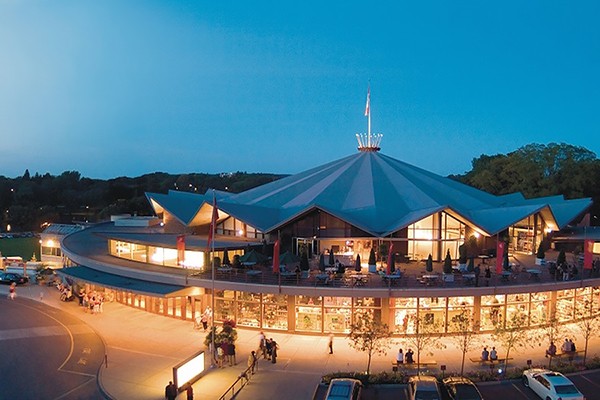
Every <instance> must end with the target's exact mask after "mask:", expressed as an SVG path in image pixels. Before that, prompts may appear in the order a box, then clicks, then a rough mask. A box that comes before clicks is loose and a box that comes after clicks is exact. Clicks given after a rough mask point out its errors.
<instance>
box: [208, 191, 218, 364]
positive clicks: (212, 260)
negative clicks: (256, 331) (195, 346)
mask: <svg viewBox="0 0 600 400" xmlns="http://www.w3.org/2000/svg"><path fill="white" fill-rule="evenodd" d="M212 205H213V210H212V214H211V215H213V216H214V213H215V211H214V208H215V207H216V206H217V204H216V199H215V190H214V189H213V202H212ZM213 219H214V218H212V217H211V221H210V230H211V232H210V237H211V239H212V240H211V244H210V270H211V275H212V298H211V309H212V326H211V335H212V339H211V340H212V355H211V358H210V359H211V364H210V366H211V368H214V367H215V366H216V365H215V354H217V349H216V347H215V331H216V328H215V311H216V310H215V257H214V252H215V225H216V221H213Z"/></svg>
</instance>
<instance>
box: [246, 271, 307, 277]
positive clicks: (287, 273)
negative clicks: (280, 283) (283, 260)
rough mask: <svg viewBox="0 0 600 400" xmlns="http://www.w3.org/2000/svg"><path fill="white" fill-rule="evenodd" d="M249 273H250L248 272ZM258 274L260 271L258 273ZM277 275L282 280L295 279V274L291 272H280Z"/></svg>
mask: <svg viewBox="0 0 600 400" xmlns="http://www.w3.org/2000/svg"><path fill="white" fill-rule="evenodd" d="M248 272H250V271H248ZM258 272H260V271H258ZM279 275H280V276H281V277H282V278H284V279H288V278H295V277H296V273H295V272H293V271H282V272H280V273H279Z"/></svg>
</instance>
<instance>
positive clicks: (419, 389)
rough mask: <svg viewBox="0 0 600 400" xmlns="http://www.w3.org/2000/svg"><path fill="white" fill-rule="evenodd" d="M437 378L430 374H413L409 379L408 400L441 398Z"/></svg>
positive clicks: (434, 399)
mask: <svg viewBox="0 0 600 400" xmlns="http://www.w3.org/2000/svg"><path fill="white" fill-rule="evenodd" d="M441 399H442V394H441V392H440V387H439V385H438V381H437V378H436V377H435V376H429V375H417V376H411V377H410V378H409V379H408V400H441Z"/></svg>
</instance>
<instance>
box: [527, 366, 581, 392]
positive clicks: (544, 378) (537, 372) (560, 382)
mask: <svg viewBox="0 0 600 400" xmlns="http://www.w3.org/2000/svg"><path fill="white" fill-rule="evenodd" d="M523 384H524V385H525V386H527V387H529V388H531V390H533V391H534V392H535V394H537V395H538V396H540V397H541V398H542V399H544V400H567V399H568V400H585V397H584V396H583V394H581V392H580V391H579V390H578V389H577V387H576V386H575V385H574V384H573V382H571V381H570V380H569V378H567V377H566V376H564V375H563V374H561V373H560V372H554V371H550V370H547V369H543V368H531V369H527V370H525V371H523Z"/></svg>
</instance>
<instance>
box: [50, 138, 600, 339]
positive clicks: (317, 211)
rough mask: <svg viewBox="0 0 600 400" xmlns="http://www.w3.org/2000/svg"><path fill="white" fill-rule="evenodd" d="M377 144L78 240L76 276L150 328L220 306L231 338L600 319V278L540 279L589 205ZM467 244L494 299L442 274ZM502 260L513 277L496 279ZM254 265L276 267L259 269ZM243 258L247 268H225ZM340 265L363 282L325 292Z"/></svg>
mask: <svg viewBox="0 0 600 400" xmlns="http://www.w3.org/2000/svg"><path fill="white" fill-rule="evenodd" d="M369 143H371V141H369ZM359 144H360V141H359ZM378 144H379V143H378V141H376V144H375V145H368V146H363V145H360V146H359V151H358V152H357V153H356V154H352V155H350V156H347V157H345V158H341V159H339V160H335V161H332V162H329V163H327V164H325V165H321V166H318V167H315V168H312V169H310V170H307V171H304V172H302V173H299V174H296V175H293V176H288V177H285V178H283V179H280V180H277V181H275V182H271V183H268V184H265V185H262V186H259V187H256V188H254V189H250V190H247V191H245V192H241V193H229V192H223V191H218V190H214V191H213V190H208V191H207V192H206V193H205V194H204V195H201V194H192V193H186V192H178V191H169V192H168V193H147V195H146V196H147V199H148V201H149V202H150V204H151V206H152V208H153V210H154V212H155V216H154V217H145V218H135V217H124V218H115V219H114V220H112V221H109V222H104V223H100V224H96V225H92V226H90V227H87V228H85V229H82V230H75V231H74V232H72V233H70V234H68V235H66V236H64V237H63V238H62V241H61V255H62V256H63V257H64V258H65V259H66V260H68V261H67V264H68V267H67V268H63V269H62V270H61V273H62V274H63V275H65V276H68V277H69V278H70V279H72V280H74V281H75V282H78V283H80V284H82V285H88V286H90V287H94V288H95V289H96V290H105V291H110V292H111V297H114V298H115V300H116V301H119V302H122V303H124V304H127V305H130V306H132V307H137V308H140V309H143V310H146V311H148V312H152V313H159V314H163V315H165V316H169V317H174V318H182V319H189V320H192V319H193V317H194V315H195V314H196V313H197V312H202V311H203V310H204V309H205V308H206V307H207V306H211V307H212V306H213V305H214V315H215V321H216V322H219V321H222V320H225V319H233V320H235V321H236V323H237V325H238V326H241V327H248V328H256V329H262V330H272V331H285V332H296V333H310V334H327V333H329V332H334V333H339V334H342V333H347V332H348V331H349V327H350V324H351V323H352V318H353V316H354V315H357V313H360V312H369V313H372V314H373V315H374V316H375V317H376V318H377V319H379V320H381V321H383V322H385V323H387V324H388V325H389V326H390V327H391V330H392V331H393V332H394V334H397V335H404V334H412V333H414V332H415V329H416V323H417V321H425V323H427V324H431V325H432V326H435V327H436V329H437V330H441V331H443V332H452V330H453V329H454V328H453V324H452V321H453V320H454V317H456V315H457V314H458V313H460V312H464V311H465V310H467V311H468V312H469V313H470V314H472V315H473V323H474V324H475V325H476V329H477V330H479V331H481V332H489V331H492V330H494V328H495V327H496V326H498V324H504V323H506V321H510V320H511V319H512V318H513V316H514V315H515V314H516V313H520V314H524V315H526V324H527V325H528V326H537V325H541V324H544V323H545V322H547V321H548V318H550V316H551V315H556V316H557V318H558V319H559V320H560V321H562V322H568V321H572V320H573V319H574V318H576V316H577V315H581V312H584V313H587V312H589V313H596V312H598V310H599V309H600V289H599V287H600V281H599V280H598V279H597V278H595V277H593V276H592V275H590V276H589V277H588V276H585V279H577V280H567V281H562V280H560V281H557V280H556V279H555V276H551V275H550V272H549V267H548V265H541V266H540V265H537V266H536V263H535V253H536V250H537V248H538V247H539V245H540V243H541V242H542V240H544V239H545V238H547V236H548V234H549V233H550V232H557V231H560V230H561V229H562V228H564V227H566V226H567V225H568V224H570V223H572V222H574V221H575V222H577V221H579V220H580V219H581V217H582V216H583V215H584V213H585V212H586V211H587V209H588V208H589V207H590V205H591V200H590V199H588V198H585V199H575V200H566V199H564V198H563V197H562V196H552V197H544V198H536V199H526V198H524V197H523V196H522V195H521V194H520V193H513V194H509V195H504V196H495V195H492V194H489V193H486V192H483V191H481V190H478V189H475V188H473V187H470V186H467V185H464V184H462V183H459V182H457V181H454V180H452V179H449V178H445V177H442V176H438V175H436V174H433V173H431V172H428V171H425V170H423V169H421V168H418V167H415V166H413V165H409V164H407V163H404V162H402V161H399V160H397V159H394V158H392V157H389V156H386V155H384V154H382V153H381V152H380V151H379V147H378ZM211 222H214V224H212V223H211ZM211 226H214V233H213V230H212V229H211ZM209 237H210V238H211V239H212V240H210V243H209ZM276 242H277V246H274V244H275V243H276ZM465 243H469V245H470V248H471V252H472V251H475V250H476V254H472V255H474V256H476V257H478V258H476V261H475V262H476V263H480V264H481V266H482V268H485V267H486V266H487V265H489V266H491V271H492V273H493V274H492V275H493V276H492V278H491V282H490V285H489V286H485V285H484V284H483V282H484V278H483V275H482V276H481V278H480V279H479V282H478V283H479V284H478V285H477V286H475V285H474V284H473V282H472V280H471V279H466V278H465V277H466V275H465V276H463V275H464V274H461V273H460V272H457V273H456V274H455V278H453V279H446V278H445V277H444V278H443V279H442V274H439V273H440V272H441V263H442V261H443V260H444V258H445V257H446V255H447V254H449V255H450V258H451V259H452V260H453V262H454V263H455V264H456V263H457V261H458V260H459V258H460V251H461V250H460V247H461V245H463V244H465ZM499 245H500V247H502V248H503V251H504V252H506V253H507V254H509V255H510V256H509V257H510V259H509V261H508V262H509V263H510V264H513V265H514V268H513V270H512V271H511V272H510V274H503V273H502V272H504V271H499V270H497V269H496V262H497V260H496V258H495V256H496V255H497V249H498V248H499ZM503 246H504V247H503ZM274 247H275V248H274ZM372 249H373V250H374V253H376V255H377V266H378V267H379V268H381V267H382V266H383V267H384V269H385V268H387V265H388V263H389V262H390V260H388V258H389V257H393V259H394V263H395V267H396V268H397V269H399V270H400V274H398V275H399V278H398V279H395V278H394V277H391V278H389V279H388V278H386V275H388V274H390V271H384V272H381V271H376V270H374V268H373V267H369V265H368V262H369V256H370V253H371V250H372ZM391 249H393V250H391ZM473 249H475V250H473ZM252 250H254V251H255V252H256V253H259V254H258V255H259V256H260V255H262V257H263V258H262V259H261V258H259V259H257V260H254V261H252V260H250V256H249V255H247V256H245V254H249V253H250V252H251V251H252ZM274 251H275V252H276V254H274ZM286 252H287V254H288V255H291V256H292V258H291V260H293V261H290V262H289V263H288V264H287V267H288V270H287V271H286V270H284V269H283V268H282V267H280V269H279V271H277V268H275V271H274V267H273V257H274V256H275V257H276V258H279V257H278V255H282V254H283V253H286ZM330 254H331V255H330ZM322 255H324V256H323V257H322ZM429 255H431V259H432V260H433V262H434V271H433V273H432V274H429V275H435V274H436V273H437V274H439V276H440V279H439V280H437V279H435V277H434V276H432V278H433V280H432V281H430V280H425V279H423V276H427V275H426V274H424V272H425V269H426V268H425V265H426V262H425V260H426V259H427V258H428V257H429ZM237 256H239V257H241V259H242V260H244V259H246V260H247V261H246V262H245V263H241V264H240V265H236V267H238V268H233V267H231V266H230V265H224V263H223V261H224V260H225V259H229V260H230V264H231V260H233V259H237ZM293 256H297V257H300V256H302V257H304V256H306V258H307V259H308V260H309V266H310V269H309V271H300V272H298V273H293V269H294V268H295V266H296V265H299V261H298V259H299V258H294V257H293ZM215 257H218V260H217V263H216V264H214V270H213V262H212V260H214V259H215ZM244 257H246V258H244ZM359 257H360V265H358V266H357V265H356V264H357V258H359ZM323 258H324V259H325V260H324V261H323ZM330 259H332V260H335V261H336V263H337V262H339V263H341V264H343V265H346V266H350V267H351V268H347V271H346V272H345V273H340V272H337V273H335V274H333V273H332V274H331V275H326V276H327V277H329V276H331V279H324V280H323V279H322V277H323V276H324V275H325V274H324V272H323V263H325V264H327V265H326V266H329V260H330ZM281 265H282V266H283V265H284V264H281ZM357 269H360V270H361V274H360V275H359V274H357V272H358V271H357ZM534 270H535V271H534ZM527 271H529V272H527ZM536 271H539V273H538V272H536ZM463 272H464V271H463ZM582 272H583V271H582ZM357 276H359V278H357ZM580 277H581V276H580ZM582 310H583V311H582Z"/></svg>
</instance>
